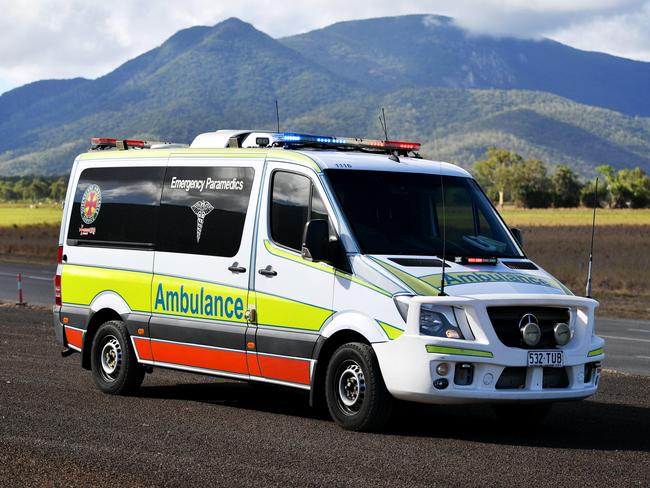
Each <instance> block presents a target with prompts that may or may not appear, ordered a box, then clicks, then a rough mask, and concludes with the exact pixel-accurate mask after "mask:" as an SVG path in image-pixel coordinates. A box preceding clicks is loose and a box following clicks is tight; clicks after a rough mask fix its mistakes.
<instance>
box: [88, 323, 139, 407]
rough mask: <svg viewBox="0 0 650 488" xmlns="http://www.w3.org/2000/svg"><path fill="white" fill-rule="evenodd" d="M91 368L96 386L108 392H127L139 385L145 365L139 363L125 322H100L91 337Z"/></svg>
mask: <svg viewBox="0 0 650 488" xmlns="http://www.w3.org/2000/svg"><path fill="white" fill-rule="evenodd" d="M90 355H91V367H92V372H93V379H94V380H95V384H96V385H97V387H98V388H99V389H100V390H102V391H103V392H104V393H110V394H111V395H127V394H129V393H132V392H134V391H135V390H137V389H138V387H139V386H140V385H141V384H142V380H143V379H144V374H145V370H146V368H145V367H144V366H143V365H141V364H138V361H137V359H136V357H135V351H134V350H133V346H132V345H131V341H129V333H128V331H127V330H126V327H125V326H124V323H123V322H121V321H119V320H111V321H109V322H106V323H104V324H102V325H101V326H100V327H99V330H98V331H97V333H96V334H95V338H94V339H93V344H92V349H91V352H90Z"/></svg>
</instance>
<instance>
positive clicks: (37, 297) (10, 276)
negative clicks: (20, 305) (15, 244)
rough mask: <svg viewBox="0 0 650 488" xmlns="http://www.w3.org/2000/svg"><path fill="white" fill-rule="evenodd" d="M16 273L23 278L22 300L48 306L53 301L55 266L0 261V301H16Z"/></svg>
mask: <svg viewBox="0 0 650 488" xmlns="http://www.w3.org/2000/svg"><path fill="white" fill-rule="evenodd" d="M18 273H21V274H22V278H23V300H24V301H25V302H27V303H29V304H32V305H44V306H49V305H52V303H53V302H54V282H53V279H54V273H56V266H55V265H53V266H47V265H43V264H24V263H0V301H4V302H8V303H15V302H17V301H18V291H17V279H16V276H17V275H18Z"/></svg>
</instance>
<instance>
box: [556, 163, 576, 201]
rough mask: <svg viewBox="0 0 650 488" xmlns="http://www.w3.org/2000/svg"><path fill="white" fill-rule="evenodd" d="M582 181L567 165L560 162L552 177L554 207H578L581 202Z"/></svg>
mask: <svg viewBox="0 0 650 488" xmlns="http://www.w3.org/2000/svg"><path fill="white" fill-rule="evenodd" d="M582 186H583V185H582V183H580V180H579V179H578V175H577V174H576V173H575V172H574V171H573V170H572V169H571V168H569V167H568V166H567V165H565V164H559V165H558V166H557V167H556V168H555V172H554V173H553V176H552V177H551V187H552V191H553V206H554V207H577V206H578V205H579V204H580V192H581V190H582Z"/></svg>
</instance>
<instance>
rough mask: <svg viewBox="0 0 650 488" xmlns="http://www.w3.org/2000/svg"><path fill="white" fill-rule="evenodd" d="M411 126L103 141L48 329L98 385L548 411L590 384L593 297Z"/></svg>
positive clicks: (352, 403) (79, 197) (75, 184)
mask: <svg viewBox="0 0 650 488" xmlns="http://www.w3.org/2000/svg"><path fill="white" fill-rule="evenodd" d="M418 149H419V144H417V143H408V142H396V141H378V140H367V139H352V138H340V137H325V136H313V135H305V134H293V133H280V132H278V133H276V132H270V133H265V132H254V131H234V130H231V131H216V132H212V133H206V134H201V135H199V136H198V137H196V139H195V140H194V142H193V143H192V144H191V145H189V146H182V145H175V144H164V143H160V144H152V143H147V142H144V141H130V140H126V141H124V140H114V139H94V140H93V150H91V151H89V152H87V153H85V154H82V155H80V156H79V157H77V159H76V160H75V162H74V165H73V167H72V170H71V175H70V182H69V187H68V193H67V198H66V202H65V208H64V214H63V223H62V226H61V234H60V238H59V264H58V267H57V274H56V277H55V295H56V305H55V306H54V328H55V331H56V336H57V338H58V340H59V341H60V342H61V343H62V344H63V345H64V346H65V347H66V348H67V351H72V350H74V351H78V352H80V353H81V364H82V366H83V367H84V368H86V369H91V370H92V374H93V377H94V380H95V382H96V384H97V386H98V387H99V388H100V389H101V390H102V391H104V392H107V393H112V394H125V393H129V392H132V391H133V390H134V389H136V388H137V387H138V386H139V385H140V384H141V382H142V381H143V378H144V376H145V373H146V372H147V371H151V370H152V369H153V368H156V367H161V368H173V369H180V370H185V371H192V372H196V373H203V374H212V375H217V376H221V377H227V378H235V379H239V380H246V381H255V382H265V383H272V384H277V385H284V386H289V387H295V388H301V389H304V390H308V391H309V392H310V398H311V401H312V402H318V401H324V402H326V404H327V406H328V409H329V411H330V413H331V415H332V417H333V418H334V420H335V421H336V422H337V423H338V424H340V425H341V426H343V427H344V428H346V429H353V430H374V429H379V428H381V426H382V425H383V424H384V423H385V422H386V420H387V419H388V417H389V415H390V413H391V405H392V403H393V400H394V399H395V398H397V399H402V400H411V401H417V402H426V403H467V402H484V403H490V404H493V405H494V406H495V411H496V412H497V413H498V414H500V415H502V416H520V415H521V414H525V415H527V416H529V417H530V418H539V419H541V418H542V417H543V415H544V413H545V412H546V411H547V410H548V407H549V406H550V404H551V402H554V401H559V400H569V399H580V398H585V397H588V396H590V395H593V394H594V393H595V392H596V389H597V387H598V380H599V375H600V364H601V361H602V360H603V357H604V355H603V344H604V341H603V340H602V339H601V338H599V337H597V336H596V335H595V334H594V310H595V308H596V306H597V302H596V301H594V300H592V299H589V298H581V297H577V296H574V295H573V294H572V293H571V292H570V291H569V290H568V289H567V288H566V287H565V286H563V285H562V284H561V283H560V282H558V281H557V280H556V279H555V278H553V277H552V276H550V275H549V274H548V273H546V272H545V271H544V270H542V269H541V268H540V267H539V266H537V265H536V264H534V263H533V262H531V261H530V260H529V259H527V257H526V255H525V254H524V251H523V249H522V246H521V235H520V233H519V232H518V231H516V229H509V228H508V227H507V226H506V225H505V223H504V222H503V220H502V219H501V218H500V216H499V215H498V213H497V212H496V210H495V209H494V207H493V206H492V205H491V203H490V201H489V200H488V198H487V197H486V196H485V194H484V193H483V192H482V191H481V189H480V187H479V186H478V184H477V183H476V181H475V180H474V179H473V178H472V177H471V176H470V175H469V174H468V173H467V172H466V171H465V170H463V169H461V168H459V167H457V166H454V165H451V164H446V163H439V162H432V161H426V160H423V159H421V158H420V157H419V156H418V155H417V151H418Z"/></svg>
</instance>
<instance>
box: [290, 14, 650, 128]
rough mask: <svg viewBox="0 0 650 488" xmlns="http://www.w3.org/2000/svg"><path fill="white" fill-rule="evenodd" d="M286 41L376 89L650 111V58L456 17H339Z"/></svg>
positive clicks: (628, 111) (635, 112) (627, 111)
mask: <svg viewBox="0 0 650 488" xmlns="http://www.w3.org/2000/svg"><path fill="white" fill-rule="evenodd" d="M281 41H282V42H283V43H284V44H285V45H287V46H289V47H291V48H293V49H295V50H296V51H298V52H299V53H301V54H303V55H304V56H306V57H308V58H309V59H313V60H314V61H316V62H318V63H320V64H321V65H322V66H323V67H325V68H327V69H328V70H331V71H334V72H337V73H341V74H343V75H344V76H346V77H347V78H348V79H349V80H352V81H356V82H358V83H361V84H364V85H366V86H369V87H371V88H373V89H379V90H384V91H390V90H394V89H397V88H405V87H446V88H497V89H519V90H522V89H523V90H536V91H544V92H549V93H554V94H556V95H560V96H563V97H566V98H570V99H572V100H575V101H577V102H580V103H584V104H587V105H595V106H598V107H604V108H609V109H612V110H616V111H618V112H622V113H625V114H628V115H640V116H650V96H649V93H648V92H649V90H650V63H644V62H640V61H632V60H629V59H624V58H619V57H615V56H610V55H608V54H603V53H596V52H587V51H581V50H578V49H574V48H572V47H569V46H565V45H564V44H560V43H558V42H555V41H551V40H549V39H544V40H523V39H513V38H495V37H489V36H477V35H469V34H468V33H467V32H465V31H464V30H462V29H461V28H459V27H458V26H457V25H456V24H455V23H454V21H453V19H451V18H449V17H442V16H435V15H405V16H400V17H384V18H377V19H368V20H356V21H349V22H339V23H336V24H333V25H331V26H329V27H325V28H324V29H319V30H315V31H312V32H308V33H306V34H301V35H297V36H292V37H287V38H284V39H282V40H281Z"/></svg>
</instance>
